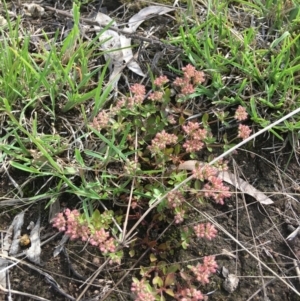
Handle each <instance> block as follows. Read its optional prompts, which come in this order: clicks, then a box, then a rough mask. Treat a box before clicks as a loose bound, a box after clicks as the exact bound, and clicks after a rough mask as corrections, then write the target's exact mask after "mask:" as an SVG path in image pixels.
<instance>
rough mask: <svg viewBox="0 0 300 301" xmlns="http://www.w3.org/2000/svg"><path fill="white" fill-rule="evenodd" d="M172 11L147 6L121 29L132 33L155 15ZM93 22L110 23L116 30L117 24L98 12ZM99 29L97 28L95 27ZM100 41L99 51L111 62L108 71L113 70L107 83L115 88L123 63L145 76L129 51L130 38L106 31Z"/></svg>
mask: <svg viewBox="0 0 300 301" xmlns="http://www.w3.org/2000/svg"><path fill="white" fill-rule="evenodd" d="M172 10H174V8H168V7H163V6H149V7H146V8H143V9H142V10H140V11H139V12H138V13H137V14H135V15H134V16H133V17H131V18H130V19H129V22H128V25H127V26H126V27H125V28H124V29H123V30H124V31H126V32H128V33H134V32H135V31H136V29H137V28H138V27H139V26H140V25H141V24H142V23H143V22H144V21H145V20H147V19H149V18H152V17H155V16H156V15H162V14H165V13H168V12H170V11H172ZM95 21H96V22H97V23H98V24H99V25H100V26H105V25H107V24H109V23H111V24H112V25H113V26H114V27H116V28H118V24H117V23H116V22H115V21H113V19H111V18H110V17H109V16H108V15H105V14H104V13H101V12H99V13H98V14H97V16H96V18H95ZM95 28H96V29H99V30H100V28H98V27H95ZM100 41H102V42H103V43H102V44H101V49H102V50H104V51H106V53H105V55H104V57H105V59H106V60H109V59H110V60H111V65H110V69H113V70H112V71H111V74H110V78H109V81H110V83H113V86H114V87H116V86H117V84H118V81H119V78H120V75H121V71H122V70H123V68H124V62H125V64H126V66H127V68H129V69H130V70H131V71H132V72H134V73H136V74H138V75H140V76H145V74H144V72H143V71H142V69H141V67H140V66H139V64H138V63H137V62H136V61H135V60H134V57H133V54H132V49H131V38H127V37H125V36H124V35H122V34H120V35H119V34H118V33H117V32H116V31H114V30H110V29H108V30H106V31H105V32H104V33H103V34H102V35H101V36H100Z"/></svg>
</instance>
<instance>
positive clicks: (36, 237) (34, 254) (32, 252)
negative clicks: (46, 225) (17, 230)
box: [26, 219, 41, 265]
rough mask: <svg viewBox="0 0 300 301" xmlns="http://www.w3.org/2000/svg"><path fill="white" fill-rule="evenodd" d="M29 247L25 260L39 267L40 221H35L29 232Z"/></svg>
mask: <svg viewBox="0 0 300 301" xmlns="http://www.w3.org/2000/svg"><path fill="white" fill-rule="evenodd" d="M30 241H31V246H30V248H29V249H27V250H26V255H27V258H28V259H29V260H30V261H31V262H33V263H35V264H38V265H41V258H40V256H41V240H40V219H38V220H37V222H36V224H35V226H34V228H33V229H32V230H31V232H30Z"/></svg>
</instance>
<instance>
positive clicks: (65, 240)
mask: <svg viewBox="0 0 300 301" xmlns="http://www.w3.org/2000/svg"><path fill="white" fill-rule="evenodd" d="M69 238H70V236H69V235H67V234H64V236H63V237H62V239H61V240H60V242H59V244H58V246H57V247H55V249H54V252H53V257H56V256H57V255H58V254H59V253H60V252H61V251H62V249H63V247H64V246H65V243H66V242H67V241H68V240H69Z"/></svg>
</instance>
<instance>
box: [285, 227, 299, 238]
mask: <svg viewBox="0 0 300 301" xmlns="http://www.w3.org/2000/svg"><path fill="white" fill-rule="evenodd" d="M299 232H300V226H299V227H298V228H297V229H295V230H294V231H293V232H292V233H291V234H290V235H289V236H288V237H287V238H286V240H288V241H292V240H294V239H295V237H297V236H298V233H299Z"/></svg>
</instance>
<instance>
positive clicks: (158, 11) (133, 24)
mask: <svg viewBox="0 0 300 301" xmlns="http://www.w3.org/2000/svg"><path fill="white" fill-rule="evenodd" d="M173 10H174V8H170V7H165V6H157V5H151V6H148V7H145V8H143V9H141V10H140V11H139V12H138V13H137V14H135V15H134V16H132V17H131V18H130V19H129V21H128V24H127V26H126V27H125V28H124V30H125V31H126V32H130V33H134V32H135V31H136V30H137V28H138V27H139V26H140V25H141V24H142V23H143V22H144V21H145V20H148V19H150V18H152V17H155V16H157V15H163V14H166V13H168V12H170V11H173Z"/></svg>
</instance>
